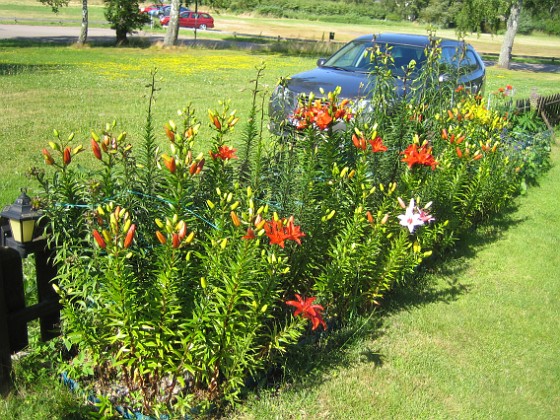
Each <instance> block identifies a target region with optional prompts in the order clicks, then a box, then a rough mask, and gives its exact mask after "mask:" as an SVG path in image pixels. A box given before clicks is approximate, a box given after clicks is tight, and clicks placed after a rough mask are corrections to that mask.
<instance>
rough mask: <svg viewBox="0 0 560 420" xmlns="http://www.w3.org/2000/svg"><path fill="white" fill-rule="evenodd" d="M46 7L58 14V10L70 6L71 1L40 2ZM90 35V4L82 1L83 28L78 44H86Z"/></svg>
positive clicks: (51, 0) (47, 0) (53, 0)
mask: <svg viewBox="0 0 560 420" xmlns="http://www.w3.org/2000/svg"><path fill="white" fill-rule="evenodd" d="M39 1H40V2H41V3H43V4H44V5H46V6H50V7H51V9H52V11H53V12H54V13H58V9H59V8H60V7H63V6H68V2H69V0H39ZM87 35H88V2H87V0H82V26H81V31H80V37H79V38H78V44H81V45H83V44H85V43H86V41H87Z"/></svg>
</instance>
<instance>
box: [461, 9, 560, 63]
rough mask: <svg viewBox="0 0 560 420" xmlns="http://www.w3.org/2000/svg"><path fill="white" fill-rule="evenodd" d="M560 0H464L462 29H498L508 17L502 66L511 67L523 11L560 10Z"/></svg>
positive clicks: (500, 59)
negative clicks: (500, 22)
mask: <svg viewBox="0 0 560 420" xmlns="http://www.w3.org/2000/svg"><path fill="white" fill-rule="evenodd" d="M559 3H560V2H559V1H558V0H463V1H462V4H463V7H462V10H461V13H460V15H459V17H458V25H459V28H460V29H462V30H473V29H475V30H480V28H481V26H482V25H484V24H486V25H488V24H490V27H491V28H492V29H493V30H495V29H496V27H497V23H498V22H499V21H500V19H503V18H505V19H506V22H507V23H506V33H505V35H504V41H503V43H502V47H501V49H500V57H499V59H498V65H499V66H500V67H503V68H509V66H510V60H511V51H512V49H513V43H514V40H515V35H517V30H518V27H519V19H520V17H521V12H522V11H523V12H524V13H525V11H526V12H527V13H532V14H539V13H542V11H543V10H549V11H550V12H551V13H553V12H554V11H555V10H557V9H558V5H559Z"/></svg>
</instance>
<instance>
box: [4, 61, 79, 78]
mask: <svg viewBox="0 0 560 420" xmlns="http://www.w3.org/2000/svg"><path fill="white" fill-rule="evenodd" d="M65 67H68V66H65V65H59V64H21V63H0V76H17V75H20V74H25V73H40V72H49V71H53V70H62V69H63V68H65Z"/></svg>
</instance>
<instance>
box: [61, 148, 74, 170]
mask: <svg viewBox="0 0 560 420" xmlns="http://www.w3.org/2000/svg"><path fill="white" fill-rule="evenodd" d="M62 161H63V162H64V165H65V166H66V165H69V164H70V162H72V149H71V148H70V146H67V147H65V148H64V153H63V156H62Z"/></svg>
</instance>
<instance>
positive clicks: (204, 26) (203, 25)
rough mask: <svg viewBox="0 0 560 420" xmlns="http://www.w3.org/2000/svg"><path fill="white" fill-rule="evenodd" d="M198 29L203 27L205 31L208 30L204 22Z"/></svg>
mask: <svg viewBox="0 0 560 420" xmlns="http://www.w3.org/2000/svg"><path fill="white" fill-rule="evenodd" d="M198 29H202V30H203V31H205V30H206V25H205V24H204V23H203V24H202V25H199V26H198Z"/></svg>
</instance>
